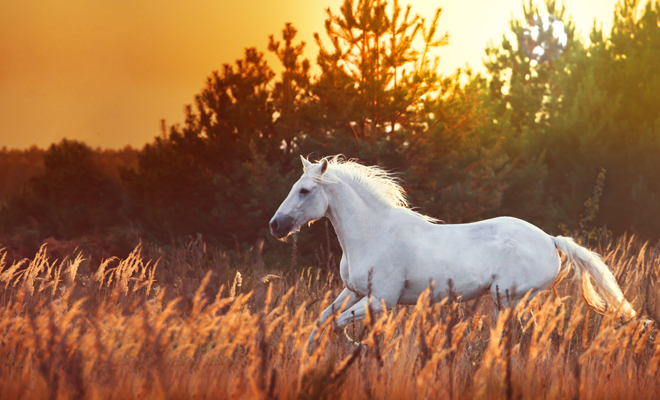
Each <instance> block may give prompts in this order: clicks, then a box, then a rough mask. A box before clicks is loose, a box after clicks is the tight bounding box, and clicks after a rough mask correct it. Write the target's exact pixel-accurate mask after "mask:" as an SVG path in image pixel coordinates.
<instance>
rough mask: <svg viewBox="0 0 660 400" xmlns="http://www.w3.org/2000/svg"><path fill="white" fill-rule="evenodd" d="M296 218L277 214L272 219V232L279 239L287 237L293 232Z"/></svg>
mask: <svg viewBox="0 0 660 400" xmlns="http://www.w3.org/2000/svg"><path fill="white" fill-rule="evenodd" d="M294 222H295V220H294V219H293V218H291V217H290V216H288V215H275V216H274V217H273V219H271V220H270V233H271V234H272V235H273V236H275V237H276V238H278V239H282V238H285V237H286V236H288V235H289V233H291V228H293V224H294Z"/></svg>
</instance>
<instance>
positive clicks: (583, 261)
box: [554, 236, 636, 318]
mask: <svg viewBox="0 0 660 400" xmlns="http://www.w3.org/2000/svg"><path fill="white" fill-rule="evenodd" d="M554 241H555V246H556V247H557V249H559V250H561V251H562V252H563V253H564V254H566V257H567V258H568V262H569V264H568V266H567V269H569V268H571V267H573V269H574V270H575V279H580V278H582V279H581V280H582V285H581V288H582V299H583V300H584V302H585V303H586V304H587V306H588V307H589V308H591V309H592V310H594V311H595V312H597V313H599V314H605V312H606V311H607V303H610V304H611V305H612V306H614V307H619V310H620V312H621V313H622V314H623V315H624V316H625V317H627V318H632V317H634V316H635V315H636V313H635V310H633V308H632V306H631V305H630V303H628V301H627V300H626V299H625V298H624V297H623V292H621V288H620V287H619V285H618V284H617V282H616V279H615V278H614V275H612V272H610V270H609V268H608V267H607V265H605V263H604V262H603V259H602V258H601V257H600V255H598V254H597V253H594V252H593V251H590V250H588V249H586V248H584V247H582V246H580V245H578V244H577V243H575V240H573V239H572V238H569V237H563V236H557V237H555V238H554ZM566 272H568V271H566ZM585 272H588V274H585ZM563 275H565V274H562V273H560V276H563ZM591 277H593V278H594V281H595V282H596V286H597V287H598V289H600V292H601V293H602V296H603V297H604V298H605V300H603V298H602V297H601V296H600V295H599V294H598V293H597V292H596V291H595V290H594V287H593V285H592V284H591ZM606 302H607V303H606Z"/></svg>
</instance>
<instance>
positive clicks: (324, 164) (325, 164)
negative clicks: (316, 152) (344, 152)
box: [321, 158, 328, 175]
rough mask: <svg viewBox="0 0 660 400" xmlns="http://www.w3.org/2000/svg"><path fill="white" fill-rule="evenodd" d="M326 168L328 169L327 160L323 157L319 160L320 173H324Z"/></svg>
mask: <svg viewBox="0 0 660 400" xmlns="http://www.w3.org/2000/svg"><path fill="white" fill-rule="evenodd" d="M327 170H328V160H327V159H325V158H324V159H323V161H321V175H323V174H325V171H327Z"/></svg>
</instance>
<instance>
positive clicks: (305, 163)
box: [300, 155, 312, 171]
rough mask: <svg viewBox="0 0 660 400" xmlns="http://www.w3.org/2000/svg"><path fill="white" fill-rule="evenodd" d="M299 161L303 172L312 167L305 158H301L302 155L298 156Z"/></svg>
mask: <svg viewBox="0 0 660 400" xmlns="http://www.w3.org/2000/svg"><path fill="white" fill-rule="evenodd" d="M300 160H301V161H302V163H303V171H304V170H306V169H307V168H309V166H310V165H312V163H311V162H309V161H307V159H306V158H305V157H303V156H302V155H301V156H300Z"/></svg>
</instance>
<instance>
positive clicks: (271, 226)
mask: <svg viewBox="0 0 660 400" xmlns="http://www.w3.org/2000/svg"><path fill="white" fill-rule="evenodd" d="M277 227H278V224H277V221H276V220H272V221H271V222H270V229H272V230H274V231H276V230H277Z"/></svg>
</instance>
